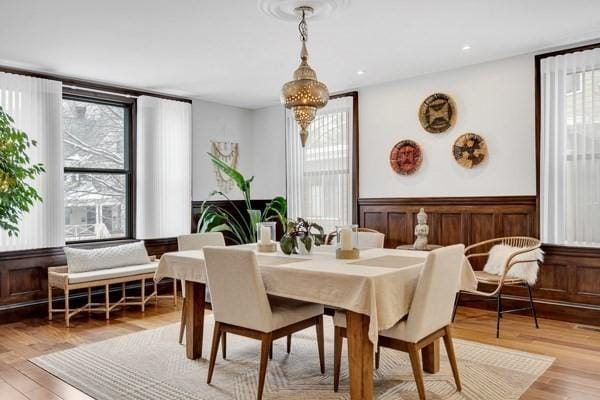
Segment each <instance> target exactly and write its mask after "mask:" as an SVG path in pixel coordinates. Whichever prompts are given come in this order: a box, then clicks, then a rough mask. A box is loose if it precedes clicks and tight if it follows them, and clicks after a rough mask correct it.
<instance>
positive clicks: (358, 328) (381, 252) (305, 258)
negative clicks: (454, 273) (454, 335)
mask: <svg viewBox="0 0 600 400" xmlns="http://www.w3.org/2000/svg"><path fill="white" fill-rule="evenodd" d="M231 247H232V248H241V249H252V250H254V251H256V258H257V264H258V266H259V269H260V272H261V276H262V279H263V282H264V284H265V289H266V291H267V293H268V294H270V295H274V296H280V297H287V298H291V299H295V300H301V301H307V302H312V303H318V304H323V305H325V306H328V307H332V308H337V309H343V310H345V312H346V318H347V336H348V369H349V383H350V398H351V399H361V400H369V399H372V398H373V353H374V348H376V346H377V340H378V332H379V331H381V330H384V329H388V328H391V327H392V326H394V325H395V324H396V323H398V322H399V321H400V320H401V319H403V318H404V317H405V316H406V315H407V314H408V311H409V309H410V304H411V300H412V298H413V294H414V292H415V289H416V286H417V282H418V280H419V277H420V275H421V271H422V269H423V265H424V261H425V258H426V257H427V252H424V251H411V250H397V249H381V248H377V249H366V250H361V251H360V257H359V258H358V259H337V258H336V256H335V246H319V247H315V248H314V250H313V251H312V253H311V254H308V255H301V254H292V255H286V254H284V253H282V252H281V250H279V246H278V249H277V251H276V252H273V253H261V252H258V249H257V246H256V244H250V245H238V246H231ZM163 278H173V279H179V280H181V281H183V282H185V300H184V301H185V308H186V326H185V329H186V355H187V357H188V358H190V359H196V358H198V357H201V356H202V340H203V334H204V332H203V331H204V310H205V293H206V285H207V275H206V268H205V262H204V255H203V252H202V250H188V251H177V252H170V253H165V254H163V255H162V257H161V258H160V262H159V265H158V267H157V271H156V274H155V281H160V280H161V279H163ZM459 286H460V287H457V288H456V290H457V291H458V290H459V289H462V290H472V289H475V288H476V287H477V280H476V278H475V275H474V273H473V270H472V268H471V267H470V265H469V264H468V262H467V261H465V263H464V264H463V267H462V270H461V279H460V285H459ZM422 358H423V369H424V370H425V371H426V372H429V373H436V372H438V371H439V360H440V345H439V340H437V341H435V342H433V343H432V344H431V345H429V346H427V347H426V348H424V349H423V350H422Z"/></svg>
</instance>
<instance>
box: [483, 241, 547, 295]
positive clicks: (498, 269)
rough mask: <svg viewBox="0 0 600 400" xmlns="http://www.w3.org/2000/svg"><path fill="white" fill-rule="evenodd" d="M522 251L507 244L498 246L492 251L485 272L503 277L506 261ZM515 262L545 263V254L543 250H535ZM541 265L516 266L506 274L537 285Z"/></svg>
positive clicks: (519, 257)
mask: <svg viewBox="0 0 600 400" xmlns="http://www.w3.org/2000/svg"><path fill="white" fill-rule="evenodd" d="M519 250H521V248H520V247H513V246H508V245H505V244H497V245H495V246H494V247H492V249H491V250H490V254H489V256H488V259H487V262H486V263H485V266H484V267H483V270H484V271H485V272H487V273H490V274H494V275H501V274H502V272H504V266H505V264H506V260H508V258H509V257H510V256H511V254H513V253H514V252H516V251H519ZM515 260H517V261H518V260H522V261H526V260H538V261H539V262H542V261H544V252H543V251H542V249H535V250H532V251H530V252H527V253H522V254H519V255H517V256H515V257H514V258H513V259H512V260H511V262H513V261H515ZM538 269H539V264H538V263H537V262H535V261H534V262H527V263H522V264H516V265H514V266H513V267H512V268H511V269H510V270H509V271H508V273H507V274H506V276H509V277H511V278H520V279H524V280H526V281H527V283H529V284H530V285H535V282H536V281H537V276H538Z"/></svg>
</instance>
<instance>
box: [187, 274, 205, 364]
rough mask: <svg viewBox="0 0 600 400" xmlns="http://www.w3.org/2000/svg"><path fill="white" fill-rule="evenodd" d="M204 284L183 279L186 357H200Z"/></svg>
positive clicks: (191, 358)
mask: <svg viewBox="0 0 600 400" xmlns="http://www.w3.org/2000/svg"><path fill="white" fill-rule="evenodd" d="M205 291H206V285H204V283H200V282H190V281H185V303H186V304H185V312H186V319H185V352H186V356H187V358H189V359H190V360H195V359H196V358H199V357H202V339H203V336H204V335H203V331H204V301H205V297H204V296H205Z"/></svg>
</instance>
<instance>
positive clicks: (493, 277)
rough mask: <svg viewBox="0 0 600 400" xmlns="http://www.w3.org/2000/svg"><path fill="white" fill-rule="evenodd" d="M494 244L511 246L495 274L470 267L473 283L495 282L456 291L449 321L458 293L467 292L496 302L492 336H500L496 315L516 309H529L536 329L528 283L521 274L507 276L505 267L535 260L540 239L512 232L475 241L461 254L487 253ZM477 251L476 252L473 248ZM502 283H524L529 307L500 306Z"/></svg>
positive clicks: (516, 284)
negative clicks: (489, 288) (484, 287)
mask: <svg viewBox="0 0 600 400" xmlns="http://www.w3.org/2000/svg"><path fill="white" fill-rule="evenodd" d="M495 245H505V246H510V247H512V248H514V249H513V250H512V251H511V252H510V254H507V257H506V259H505V261H504V263H503V264H504V265H502V268H501V269H500V273H499V274H492V273H487V272H485V271H474V272H475V277H476V278H477V283H483V284H487V285H493V286H495V287H494V289H493V290H492V291H491V292H482V291H479V290H473V291H460V292H458V293H457V295H456V300H455V303H454V312H453V313H452V321H454V318H455V317H456V310H457V308H458V304H459V302H460V297H461V294H471V295H477V296H483V297H487V298H488V299H487V300H494V301H496V303H497V307H496V337H497V338H498V337H500V319H501V318H502V314H506V313H512V312H518V311H528V310H530V311H531V314H532V316H533V321H534V323H535V327H536V329H538V328H539V324H538V320H537V314H536V312H535V303H534V302H533V294H532V291H531V284H530V283H529V282H528V281H527V280H526V279H524V278H522V277H515V276H510V275H509V271H510V270H511V269H512V268H513V267H515V266H516V265H519V264H526V263H538V262H539V260H538V254H537V252H539V251H540V250H539V249H540V247H541V246H542V242H541V241H540V240H539V239H536V238H532V237H525V236H512V237H504V238H498V239H491V240H486V241H483V242H479V243H475V244H473V245H471V246H469V247H467V248H466V249H465V256H466V258H467V260H470V259H472V258H475V257H488V256H489V255H490V252H491V249H492V248H493V246H495ZM473 251H477V252H473ZM504 286H520V287H526V288H527V292H528V294H529V307H523V308H517V309H511V310H503V309H502V289H503V288H504Z"/></svg>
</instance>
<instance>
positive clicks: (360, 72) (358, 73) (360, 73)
mask: <svg viewBox="0 0 600 400" xmlns="http://www.w3.org/2000/svg"><path fill="white" fill-rule="evenodd" d="M356 74H357V75H364V74H365V71H363V70H362V69H359V70H358V71H356Z"/></svg>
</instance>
